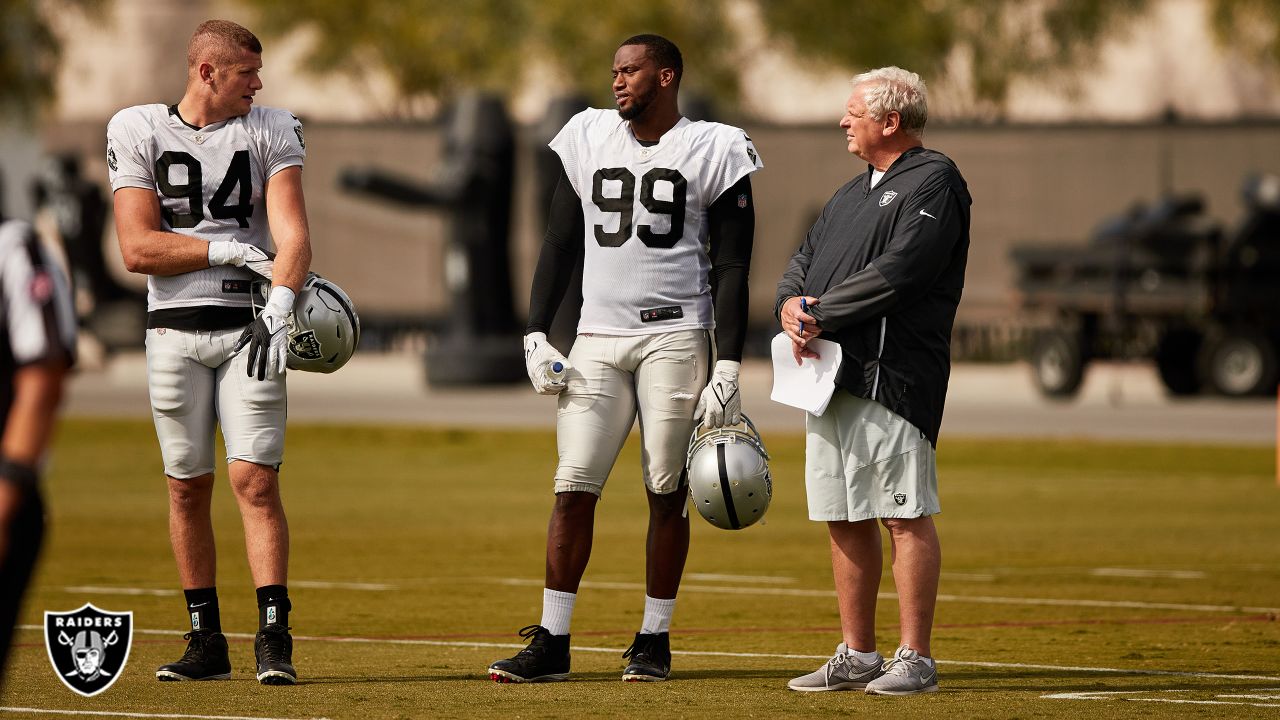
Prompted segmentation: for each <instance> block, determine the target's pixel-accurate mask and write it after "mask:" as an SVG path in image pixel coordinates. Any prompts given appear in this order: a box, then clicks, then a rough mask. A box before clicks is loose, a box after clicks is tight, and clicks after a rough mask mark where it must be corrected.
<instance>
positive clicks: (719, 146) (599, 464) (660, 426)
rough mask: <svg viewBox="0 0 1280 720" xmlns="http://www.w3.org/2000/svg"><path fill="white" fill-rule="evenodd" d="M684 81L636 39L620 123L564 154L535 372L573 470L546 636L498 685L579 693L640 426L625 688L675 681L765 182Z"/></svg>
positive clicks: (535, 313) (552, 565)
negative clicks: (756, 178)
mask: <svg viewBox="0 0 1280 720" xmlns="http://www.w3.org/2000/svg"><path fill="white" fill-rule="evenodd" d="M682 73H683V61H682V60H681V57H680V51H679V49H677V48H676V46H675V45H674V44H673V43H672V42H671V41H669V40H667V39H666V38H663V37H659V36H657V35H637V36H635V37H632V38H629V39H627V40H626V41H624V42H623V43H622V45H621V46H620V47H619V48H618V51H617V53H616V54H615V55H614V58H613V91H614V97H615V100H616V103H617V108H616V111H615V110H596V109H590V110H584V111H583V112H581V113H579V114H578V115H576V116H574V117H573V118H572V119H571V120H570V121H569V122H568V123H567V124H566V125H565V126H564V128H563V129H562V130H561V131H560V133H559V134H558V135H557V136H556V137H555V139H554V140H552V141H551V148H552V149H553V150H555V152H556V153H557V154H558V155H559V156H560V160H561V162H562V163H563V169H564V172H563V174H562V175H561V178H560V181H559V185H558V187H557V188H556V191H555V194H554V199H553V200H552V207H551V213H550V220H549V222H548V228H547V233H546V237H545V242H544V244H543V248H542V252H541V255H540V257H539V259H538V266H537V270H536V271H535V274H534V280H533V289H532V292H531V295H530V301H529V325H528V329H527V332H528V334H527V335H526V337H525V358H526V369H527V370H528V373H529V379H530V381H531V382H532V383H533V386H534V389H535V390H536V391H537V392H539V393H543V394H559V398H558V403H559V409H558V414H557V421H556V434H557V444H558V446H559V455H560V462H559V465H558V467H557V469H556V474H555V492H556V499H555V505H554V507H553V510H552V513H551V523H550V527H549V528H548V531H547V532H548V535H547V563H546V587H545V588H544V590H543V606H542V607H543V610H542V620H541V622H540V623H539V624H537V625H530V626H528V627H526V628H524V629H523V630H521V635H522V636H524V637H526V638H528V640H529V645H528V647H526V648H525V649H524V650H522V651H520V653H518V654H517V655H515V656H514V657H512V658H508V659H505V660H499V661H497V662H495V663H493V664H492V665H491V666H490V667H489V676H490V677H491V678H492V679H493V680H495V681H498V682H538V681H549V680H564V679H567V678H568V676H569V621H570V617H571V615H572V612H573V606H574V602H575V600H576V597H577V591H578V585H579V582H580V581H581V579H582V575H583V572H584V571H585V570H586V566H587V560H588V559H589V557H590V554H591V541H592V532H593V525H594V519H595V507H596V502H597V500H598V499H599V496H600V493H601V491H602V490H603V488H604V483H605V479H606V478H607V477H608V475H609V471H610V470H611V469H612V467H613V464H614V461H615V460H616V459H617V456H618V452H619V451H620V450H621V448H622V444H623V442H624V441H625V440H626V438H627V435H628V433H629V432H630V430H631V427H632V425H633V424H634V423H635V421H636V418H637V416H638V417H639V420H640V437H641V444H642V450H641V457H642V460H641V462H642V466H643V467H642V469H643V475H644V480H645V490H646V494H647V497H648V501H649V533H648V540H647V544H646V582H645V587H646V593H645V610H644V618H643V621H642V623H641V628H640V632H638V633H636V636H635V641H634V643H633V644H632V646H631V648H630V649H629V650H628V651H627V652H626V653H624V657H626V658H629V664H628V665H627V666H626V669H625V670H624V671H623V675H622V678H623V679H624V680H629V681H631V680H640V681H651V680H665V679H666V678H667V676H668V674H669V672H670V670H671V649H670V640H669V634H668V632H669V627H670V622H671V614H672V610H673V608H674V605H675V598H676V591H677V590H678V588H679V586H680V576H681V574H682V573H683V571H684V563H685V558H686V557H687V555H688V552H689V520H688V516H687V515H686V514H685V512H684V504H685V496H686V494H687V483H686V480H685V476H684V461H685V451H686V448H687V446H688V442H689V437H690V434H691V433H692V432H693V430H694V428H695V426H696V424H697V419H698V418H699V417H701V418H702V422H703V423H704V424H706V425H707V426H723V425H728V424H736V423H738V422H739V421H740V418H741V401H740V398H739V396H738V365H739V362H740V360H741V357H742V345H743V339H744V332H745V329H746V328H745V324H746V314H747V272H748V269H749V266H750V264H751V243H752V237H753V235H754V232H755V209H754V207H753V202H752V197H751V184H750V180H749V176H750V175H751V173H752V172H754V171H756V170H757V169H759V168H761V167H763V165H762V163H761V161H760V158H759V155H757V153H756V150H755V147H754V146H753V145H752V143H751V139H750V138H748V137H747V135H746V134H745V133H743V132H742V130H740V129H738V128H735V127H730V126H728V125H721V124H719V123H710V122H691V121H690V120H689V119H688V118H685V117H682V116H681V115H680V110H679V105H678V101H677V95H678V92H679V86H680V77H681V74H682ZM579 259H580V260H581V262H582V263H583V273H582V278H583V290H582V296H583V300H582V311H581V320H580V322H579V323H578V336H577V339H576V341H575V342H574V346H573V350H572V352H571V353H570V355H569V357H568V358H565V357H564V356H562V355H561V354H560V353H559V352H558V351H557V350H556V349H555V348H554V347H552V346H551V345H550V344H549V343H548V342H547V337H546V332H547V328H548V327H549V326H550V324H551V320H552V318H553V316H554V314H555V311H556V309H557V307H558V306H559V304H560V301H561V299H562V298H563V297H564V292H565V289H566V287H567V286H568V283H569V279H570V277H571V276H572V274H573V271H574V269H575V265H576V263H577V262H578V261H579ZM713 341H714V344H713ZM713 362H714V366H713V365H712V363H713Z"/></svg>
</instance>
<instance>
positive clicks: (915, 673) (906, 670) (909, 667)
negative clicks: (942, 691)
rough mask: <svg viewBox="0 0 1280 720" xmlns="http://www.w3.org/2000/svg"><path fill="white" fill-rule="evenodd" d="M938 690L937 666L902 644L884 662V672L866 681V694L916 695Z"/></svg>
mask: <svg viewBox="0 0 1280 720" xmlns="http://www.w3.org/2000/svg"><path fill="white" fill-rule="evenodd" d="M929 692H938V668H937V667H935V666H933V665H931V664H930V663H929V662H925V657H924V656H923V655H921V654H920V653H918V652H916V651H915V650H912V649H911V648H909V647H907V646H906V645H903V646H902V647H900V648H898V651H897V652H895V653H894V654H893V657H892V658H890V659H889V660H888V661H887V662H885V664H884V674H883V675H881V676H880V677H878V678H876V679H875V680H872V681H871V682H869V683H867V694H868V695H916V694H918V693H929Z"/></svg>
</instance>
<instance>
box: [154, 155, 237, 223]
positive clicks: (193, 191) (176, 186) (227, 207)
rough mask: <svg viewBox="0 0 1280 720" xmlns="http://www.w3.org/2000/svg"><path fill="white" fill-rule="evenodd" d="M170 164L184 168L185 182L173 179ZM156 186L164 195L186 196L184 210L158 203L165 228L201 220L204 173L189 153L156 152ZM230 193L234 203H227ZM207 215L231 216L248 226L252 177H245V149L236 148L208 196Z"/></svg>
mask: <svg viewBox="0 0 1280 720" xmlns="http://www.w3.org/2000/svg"><path fill="white" fill-rule="evenodd" d="M174 165H179V166H181V167H183V168H185V169H186V175H187V177H186V182H174V178H173V174H171V173H172V172H173V166H174ZM156 185H157V186H159V188H160V193H161V194H162V195H164V196H165V197H167V198H172V199H174V200H180V199H186V200H187V203H188V211H187V212H179V211H178V210H177V209H174V208H173V207H170V204H169V203H161V204H160V213H161V215H163V216H164V221H165V222H166V223H168V224H169V227H171V228H173V229H175V230H176V229H178V228H193V227H195V226H196V225H199V224H200V221H201V220H204V217H205V216H204V172H203V170H202V168H201V167H200V161H199V160H196V159H195V158H194V157H192V156H191V154H190V153H185V152H182V151H175V150H167V151H165V152H163V153H160V157H158V158H156ZM237 191H238V192H237ZM233 192H235V193H236V199H235V202H234V203H232V202H231V194H232V193H233ZM209 216H210V217H212V218H213V219H215V220H230V219H233V218H234V219H235V220H236V221H237V222H238V223H239V224H240V227H242V228H247V227H249V218H251V217H253V179H252V178H251V177H250V176H249V151H248V150H237V151H236V154H235V155H233V156H232V157H231V164H230V165H229V166H227V174H226V175H225V176H223V178H222V182H221V183H219V184H218V189H217V190H216V191H215V192H214V193H213V197H212V198H210V199H209Z"/></svg>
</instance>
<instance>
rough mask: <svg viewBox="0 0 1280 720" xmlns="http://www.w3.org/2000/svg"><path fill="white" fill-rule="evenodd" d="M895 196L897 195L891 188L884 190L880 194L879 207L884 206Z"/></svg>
mask: <svg viewBox="0 0 1280 720" xmlns="http://www.w3.org/2000/svg"><path fill="white" fill-rule="evenodd" d="M896 197H898V193H896V192H894V191H892V190H885V191H884V194H883V195H881V196H880V207H884V206H885V205H888V204H889V203H891V202H893V199H894V198H896Z"/></svg>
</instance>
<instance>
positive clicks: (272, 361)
mask: <svg viewBox="0 0 1280 720" xmlns="http://www.w3.org/2000/svg"><path fill="white" fill-rule="evenodd" d="M294 300H295V295H294V292H293V290H291V289H289V288H287V287H285V286H283V285H279V286H276V287H273V288H271V294H270V295H269V296H267V306H266V307H265V308H263V309H262V312H261V313H259V314H258V317H257V318H255V319H254V321H253V322H252V323H250V324H249V327H247V328H245V329H244V333H243V334H241V335H240V339H239V340H237V341H236V346H235V351H236V352H240V351H241V350H243V349H244V348H245V346H248V348H249V362H247V363H245V366H246V367H245V370H246V372H247V373H248V375H249V377H254V376H255V375H256V376H257V378H258V379H259V380H266V379H267V378H275V377H277V376H280V375H284V371H285V362H286V361H287V360H288V359H289V332H288V328H287V321H286V318H288V316H289V313H291V312H293V302H294Z"/></svg>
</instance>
